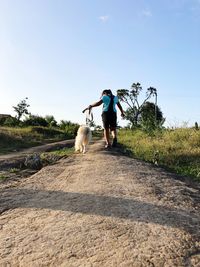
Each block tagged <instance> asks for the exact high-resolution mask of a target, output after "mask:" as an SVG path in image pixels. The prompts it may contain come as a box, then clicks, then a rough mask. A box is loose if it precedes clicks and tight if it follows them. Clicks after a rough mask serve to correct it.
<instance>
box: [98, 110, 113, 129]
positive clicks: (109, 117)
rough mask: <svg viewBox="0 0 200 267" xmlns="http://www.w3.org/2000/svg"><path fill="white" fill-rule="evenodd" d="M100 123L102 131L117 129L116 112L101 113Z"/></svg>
mask: <svg viewBox="0 0 200 267" xmlns="http://www.w3.org/2000/svg"><path fill="white" fill-rule="evenodd" d="M101 116H102V121H103V127H104V129H107V128H116V127H117V114H116V112H112V113H110V112H103V113H102V115H101Z"/></svg>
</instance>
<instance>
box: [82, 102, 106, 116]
mask: <svg viewBox="0 0 200 267" xmlns="http://www.w3.org/2000/svg"><path fill="white" fill-rule="evenodd" d="M102 103H103V101H102V100H99V101H98V102H95V103H94V104H92V105H89V106H88V107H87V108H85V109H84V110H83V111H82V112H83V113H84V112H85V111H86V110H88V109H89V111H90V110H91V108H94V107H98V106H100V105H101V104H102Z"/></svg>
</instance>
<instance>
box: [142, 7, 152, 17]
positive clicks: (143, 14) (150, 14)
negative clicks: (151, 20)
mask: <svg viewBox="0 0 200 267" xmlns="http://www.w3.org/2000/svg"><path fill="white" fill-rule="evenodd" d="M142 16H144V17H152V16H153V15H152V13H151V11H150V10H149V9H144V10H143V11H142Z"/></svg>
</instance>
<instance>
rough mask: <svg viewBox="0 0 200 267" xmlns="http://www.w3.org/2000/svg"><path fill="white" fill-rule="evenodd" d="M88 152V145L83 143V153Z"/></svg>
mask: <svg viewBox="0 0 200 267" xmlns="http://www.w3.org/2000/svg"><path fill="white" fill-rule="evenodd" d="M85 152H86V145H83V154H85Z"/></svg>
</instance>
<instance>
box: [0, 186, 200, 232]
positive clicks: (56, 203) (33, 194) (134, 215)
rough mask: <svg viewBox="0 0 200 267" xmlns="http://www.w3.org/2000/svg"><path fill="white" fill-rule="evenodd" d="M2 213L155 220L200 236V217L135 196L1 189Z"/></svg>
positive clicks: (0, 206)
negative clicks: (16, 211) (45, 212)
mask: <svg viewBox="0 0 200 267" xmlns="http://www.w3.org/2000/svg"><path fill="white" fill-rule="evenodd" d="M0 195H1V198H0V213H2V212H3V211H6V210H9V209H15V208H35V209H50V210H56V211H69V212H73V213H82V214H93V215H100V216H105V217H115V218H121V219H127V220H131V221H137V222H145V223H155V224H159V225H164V226H168V227H175V228H180V229H183V230H185V231H186V232H189V233H190V234H194V235H197V236H198V235H200V217H199V216H198V215H197V214H194V213H192V212H187V211H185V210H181V209H176V208H169V207H166V206H159V205H156V204H152V203H146V202H141V201H138V200H134V199H128V198H121V197H112V196H104V195H94V194H88V193H74V192H63V191H44V190H32V189H17V188H16V189H13V188H12V189H6V190H2V191H0Z"/></svg>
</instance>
